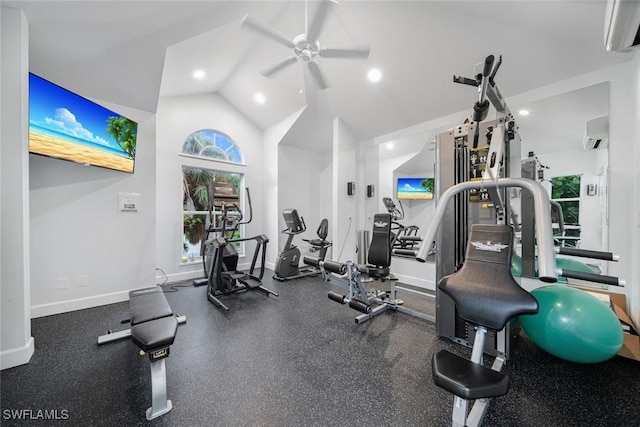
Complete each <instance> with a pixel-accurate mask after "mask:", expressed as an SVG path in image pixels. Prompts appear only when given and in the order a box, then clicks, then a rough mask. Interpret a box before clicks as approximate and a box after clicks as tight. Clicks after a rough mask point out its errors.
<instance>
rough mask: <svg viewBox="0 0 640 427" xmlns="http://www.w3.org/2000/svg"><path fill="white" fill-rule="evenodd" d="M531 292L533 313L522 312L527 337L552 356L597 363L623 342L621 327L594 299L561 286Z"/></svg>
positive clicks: (614, 353)
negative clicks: (534, 304) (535, 310)
mask: <svg viewBox="0 0 640 427" xmlns="http://www.w3.org/2000/svg"><path fill="white" fill-rule="evenodd" d="M531 294H532V295H533V296H534V297H535V298H536V299H537V300H538V304H539V306H540V310H539V311H538V313H537V314H531V315H522V316H520V322H521V324H522V328H523V329H524V331H525V332H526V333H527V335H528V336H529V338H531V340H532V341H533V342H534V343H536V344H537V345H538V346H539V347H540V348H542V349H543V350H545V351H546V352H548V353H551V354H553V355H554V356H556V357H559V358H561V359H565V360H568V361H571V362H578V363H598V362H603V361H605V360H608V359H610V358H612V357H613V356H615V355H616V354H617V353H618V351H619V350H620V348H621V347H622V344H623V341H624V334H623V332H622V326H621V325H620V321H619V320H618V317H617V316H616V315H615V313H614V312H613V310H611V308H609V307H607V305H606V304H603V303H602V301H600V300H599V299H598V298H596V297H594V296H593V295H590V294H588V293H586V292H584V291H580V290H578V289H574V288H570V287H566V286H563V285H551V286H543V287H541V288H538V289H534V290H533V291H532V292H531Z"/></svg>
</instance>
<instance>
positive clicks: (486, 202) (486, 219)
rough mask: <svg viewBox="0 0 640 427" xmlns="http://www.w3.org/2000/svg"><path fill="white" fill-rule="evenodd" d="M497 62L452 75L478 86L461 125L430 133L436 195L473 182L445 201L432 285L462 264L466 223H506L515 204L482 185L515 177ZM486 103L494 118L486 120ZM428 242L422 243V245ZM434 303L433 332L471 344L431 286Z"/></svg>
mask: <svg viewBox="0 0 640 427" xmlns="http://www.w3.org/2000/svg"><path fill="white" fill-rule="evenodd" d="M501 63H502V58H500V59H499V60H498V62H497V64H495V66H494V57H493V55H491V56H488V57H487V58H486V60H485V62H484V66H483V70H482V72H481V73H479V74H478V75H477V77H476V78H475V79H470V78H466V77H458V76H454V78H453V81H454V82H455V83H461V84H466V85H471V86H474V87H478V92H479V96H478V101H477V102H476V103H475V104H474V106H473V113H472V115H471V117H470V118H469V119H467V120H466V121H465V123H463V124H461V125H459V126H456V127H455V128H453V129H451V130H448V131H446V132H443V133H441V134H439V135H438V136H437V137H436V164H435V178H436V182H435V187H436V198H437V199H441V198H442V195H443V193H444V192H445V191H447V190H448V189H449V188H451V187H453V186H454V185H456V184H460V183H463V182H470V183H476V184H478V186H477V187H478V188H476V189H471V190H469V191H467V192H463V193H459V194H457V195H456V196H455V197H454V198H453V200H451V201H450V202H449V203H448V205H447V208H446V213H445V215H444V217H443V220H442V222H441V223H440V227H439V230H438V234H437V238H436V284H437V283H439V282H440V280H441V279H442V278H443V277H445V276H447V275H450V274H453V273H454V272H456V271H457V270H458V269H459V268H460V266H461V265H462V264H463V262H464V257H465V250H466V247H467V241H468V233H469V228H470V226H471V224H478V223H480V224H482V223H484V224H489V223H492V224H496V223H497V224H504V223H508V222H509V219H510V217H511V215H512V206H513V204H515V203H519V200H518V199H517V198H512V196H513V195H514V192H513V191H509V190H508V189H507V188H497V187H492V186H491V185H485V184H489V183H490V182H494V181H496V180H497V179H499V178H520V162H521V160H520V159H521V156H520V152H521V150H520V137H519V135H518V127H517V125H516V123H515V120H514V118H513V115H512V114H511V111H510V110H509V107H508V106H507V104H506V102H505V100H504V99H503V97H502V95H501V93H500V91H499V90H498V87H497V86H496V84H495V81H494V77H495V75H496V73H497V71H498V69H499V67H500V65H501ZM491 106H492V107H493V109H494V110H495V116H494V117H493V118H490V119H487V117H488V114H489V110H490V107H491ZM439 203H440V202H439ZM429 243H430V242H427V241H424V242H423V246H429ZM436 301H437V304H436V329H437V332H438V334H439V335H440V336H443V337H446V338H449V339H451V340H453V341H455V342H458V343H460V344H463V345H467V346H471V344H472V343H473V336H474V331H473V329H472V328H470V327H469V325H468V324H466V322H464V321H461V319H460V318H459V316H458V315H457V313H456V307H455V304H454V302H453V300H452V299H451V298H450V297H449V296H448V295H446V294H444V293H442V292H441V291H439V289H438V288H436ZM508 328H509V326H508V325H507V329H506V330H505V331H502V332H500V334H499V335H500V336H499V337H494V339H489V340H487V341H486V346H485V351H486V352H488V353H489V354H492V355H496V354H502V355H505V356H506V355H507V354H508V351H509V340H510V337H509V336H510V331H509V330H508Z"/></svg>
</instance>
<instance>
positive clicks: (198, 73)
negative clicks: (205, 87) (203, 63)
mask: <svg viewBox="0 0 640 427" xmlns="http://www.w3.org/2000/svg"><path fill="white" fill-rule="evenodd" d="M204 76H206V73H205V72H204V70H195V71H194V72H193V78H194V79H197V80H202V79H204Z"/></svg>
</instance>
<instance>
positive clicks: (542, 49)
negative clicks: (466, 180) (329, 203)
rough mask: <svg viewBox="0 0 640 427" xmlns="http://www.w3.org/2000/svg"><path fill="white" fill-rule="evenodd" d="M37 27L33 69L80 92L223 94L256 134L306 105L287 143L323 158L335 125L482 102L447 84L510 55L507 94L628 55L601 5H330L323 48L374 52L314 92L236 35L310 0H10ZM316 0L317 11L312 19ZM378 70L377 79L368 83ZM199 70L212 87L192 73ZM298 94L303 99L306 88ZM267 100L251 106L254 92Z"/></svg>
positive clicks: (553, 0) (287, 16) (366, 125)
mask: <svg viewBox="0 0 640 427" xmlns="http://www.w3.org/2000/svg"><path fill="white" fill-rule="evenodd" d="M1 3H2V6H3V7H15V8H20V9H23V10H24V12H25V15H26V17H27V20H28V22H29V28H30V68H31V71H33V72H35V73H36V74H39V75H41V76H42V77H45V78H47V79H49V80H52V81H54V82H56V83H58V84H60V85H62V86H64V87H67V88H69V89H71V90H73V91H75V92H78V93H80V94H82V95H84V96H87V97H91V98H97V99H102V100H105V101H108V102H113V103H116V104H121V105H126V106H129V107H133V108H137V109H140V110H144V111H149V112H155V111H156V108H157V104H158V99H159V97H160V96H174V95H183V94H195V93H205V92H217V93H218V94H220V95H221V96H222V97H223V98H225V99H226V100H227V101H228V102H229V103H230V104H231V105H233V106H234V107H235V108H236V109H238V110H239V111H240V112H241V113H243V114H244V115H245V116H246V117H248V118H249V119H251V120H252V121H253V122H254V123H256V124H257V125H258V126H259V127H261V128H263V129H264V128H267V127H269V126H271V125H273V124H275V123H277V122H279V121H281V120H283V119H284V118H286V117H289V116H291V115H292V114H294V113H295V112H297V111H299V110H300V109H301V108H303V107H305V105H309V107H308V108H307V110H306V111H305V112H304V113H303V115H302V117H301V120H300V121H299V122H298V123H297V125H296V126H294V128H293V129H292V131H291V132H289V134H288V135H287V136H286V141H285V143H287V144H290V145H297V146H304V147H307V148H309V149H318V150H321V149H323V148H324V147H326V145H327V144H330V142H331V129H332V128H331V118H332V117H340V118H341V119H342V120H343V121H344V122H345V123H347V124H348V126H349V127H350V128H351V129H352V130H353V132H354V133H355V134H356V135H358V136H360V137H363V138H372V137H376V136H381V135H385V134H387V133H390V132H394V131H397V130H399V129H403V128H406V127H409V126H412V125H416V124H419V123H422V122H425V121H428V120H432V119H434V118H437V117H442V116H445V115H447V114H451V113H454V112H458V111H462V110H465V109H468V108H470V107H471V105H472V103H473V101H474V99H475V97H476V94H475V89H474V88H472V87H469V86H463V85H456V84H454V83H452V76H453V75H454V74H455V75H464V76H467V77H472V76H473V73H474V65H475V64H477V63H480V62H481V61H483V60H484V58H485V57H486V56H487V55H489V54H494V55H496V56H498V55H502V57H503V65H502V67H501V69H500V71H499V72H498V75H497V76H496V81H497V83H498V85H499V87H500V90H501V92H502V94H503V95H504V96H505V97H507V98H508V97H510V96H513V95H517V94H519V93H522V92H526V91H529V90H532V89H535V88H538V87H541V86H544V85H547V84H550V83H552V82H556V81H560V80H563V79H567V78H570V77H572V76H575V75H579V74H583V73H586V72H588V71H592V70H595V69H598V68H602V67H605V66H608V65H612V64H615V63H618V62H621V61H625V60H628V59H630V56H631V54H621V53H610V52H606V51H605V49H604V47H603V22H604V10H605V2H604V0H589V1H575V0H569V1H565V0H548V1H528V0H513V1H355V0H342V1H341V2H340V4H339V5H336V7H333V8H332V10H330V12H329V14H328V16H327V19H326V25H325V27H324V28H323V30H322V32H321V35H320V43H321V44H322V46H323V47H350V46H362V45H368V46H370V48H371V54H370V56H369V58H367V59H366V60H362V59H360V60H357V59H355V60H354V59H332V58H321V59H320V60H319V65H320V68H321V70H322V72H323V73H324V75H325V77H326V79H327V81H328V83H329V85H330V87H329V88H328V89H326V90H324V91H320V92H318V91H317V90H316V89H315V87H314V86H313V85H312V82H310V81H309V79H308V78H306V73H304V72H303V70H305V67H303V65H304V64H302V63H296V64H294V65H292V66H291V67H289V68H287V69H285V70H283V71H282V72H281V73H279V74H277V75H275V76H274V77H273V78H266V77H263V76H262V75H261V74H260V72H261V71H263V70H265V69H266V68H268V67H269V66H271V65H274V64H276V63H278V62H279V61H281V60H283V59H285V58H287V57H288V56H291V52H290V51H289V50H288V49H287V48H286V47H284V46H282V45H280V44H277V43H276V42H274V41H272V40H270V39H267V38H265V37H261V36H260V35H259V34H257V33H255V32H253V31H251V30H248V29H247V28H243V27H241V26H240V21H241V19H242V17H243V16H244V15H245V14H247V13H248V14H250V16H251V17H253V18H254V19H257V20H260V21H262V22H264V23H265V24H267V25H269V26H270V27H271V28H273V29H274V30H276V31H277V32H278V33H279V34H281V35H282V36H284V37H285V38H287V39H293V37H294V36H296V35H297V34H299V33H303V32H304V28H305V3H304V2H303V1H289V2H282V1H266V0H264V1H252V2H248V1H238V0H232V1H98V0H91V1H55V0H54V1H52V0H46V1H9V0H2V2H1ZM317 5H318V3H317V2H315V1H310V2H309V3H308V15H309V17H310V18H311V17H312V16H313V15H314V11H315V8H316V7H317ZM371 67H378V68H380V69H381V70H382V73H383V78H382V80H381V81H380V82H379V83H378V84H376V85H373V84H371V83H369V82H368V81H367V80H366V78H365V75H366V72H367V70H368V69H369V68H371ZM197 68H201V69H204V70H205V71H206V78H205V79H204V80H202V81H195V80H194V79H193V78H192V77H191V74H192V72H193V70H195V69H197ZM301 89H302V93H300V91H301ZM258 91H259V92H262V93H264V94H265V96H266V97H267V102H266V104H265V105H262V106H260V105H257V104H256V103H255V102H254V100H253V95H254V93H255V92H258Z"/></svg>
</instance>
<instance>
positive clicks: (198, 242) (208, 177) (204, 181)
mask: <svg viewBox="0 0 640 427" xmlns="http://www.w3.org/2000/svg"><path fill="white" fill-rule="evenodd" d="M181 155H182V156H185V157H191V158H198V159H203V160H210V161H212V164H211V167H207V166H202V162H196V161H193V160H189V159H184V160H185V161H184V162H183V165H182V189H183V200H182V209H183V240H182V263H192V262H201V260H202V255H203V254H204V253H205V242H206V240H207V239H209V238H210V237H212V236H211V235H209V234H210V233H209V231H208V229H207V224H208V222H210V221H211V219H212V218H210V214H209V207H210V202H211V201H210V200H209V197H210V196H211V197H212V195H210V194H209V190H210V185H211V183H212V182H220V181H223V182H230V183H233V185H234V187H235V189H236V194H237V195H238V196H239V197H240V200H241V203H240V204H241V205H243V203H242V199H243V195H244V194H243V193H244V189H243V179H244V174H243V173H241V172H238V168H237V167H236V166H233V165H243V166H244V158H243V156H242V152H241V151H240V149H239V148H238V147H237V146H236V145H235V144H234V142H233V140H232V139H231V138H230V137H229V136H227V135H225V134H223V133H221V132H218V131H215V130H212V129H202V130H198V131H195V132H193V133H192V134H190V135H189V136H188V137H187V138H186V139H185V141H184V143H183V144H182V152H181ZM214 162H222V163H229V164H228V165H223V164H220V163H218V164H216V165H214V164H213V163H214ZM215 210H216V211H217V209H215ZM213 216H214V217H215V216H216V215H215V213H214V215H213ZM243 234H244V230H243V228H242V227H240V229H239V230H237V231H236V233H235V234H234V236H232V237H233V238H239V237H242V236H243ZM228 237H229V236H228ZM234 246H236V249H237V250H238V253H239V254H240V255H244V243H243V242H236V243H234Z"/></svg>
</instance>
